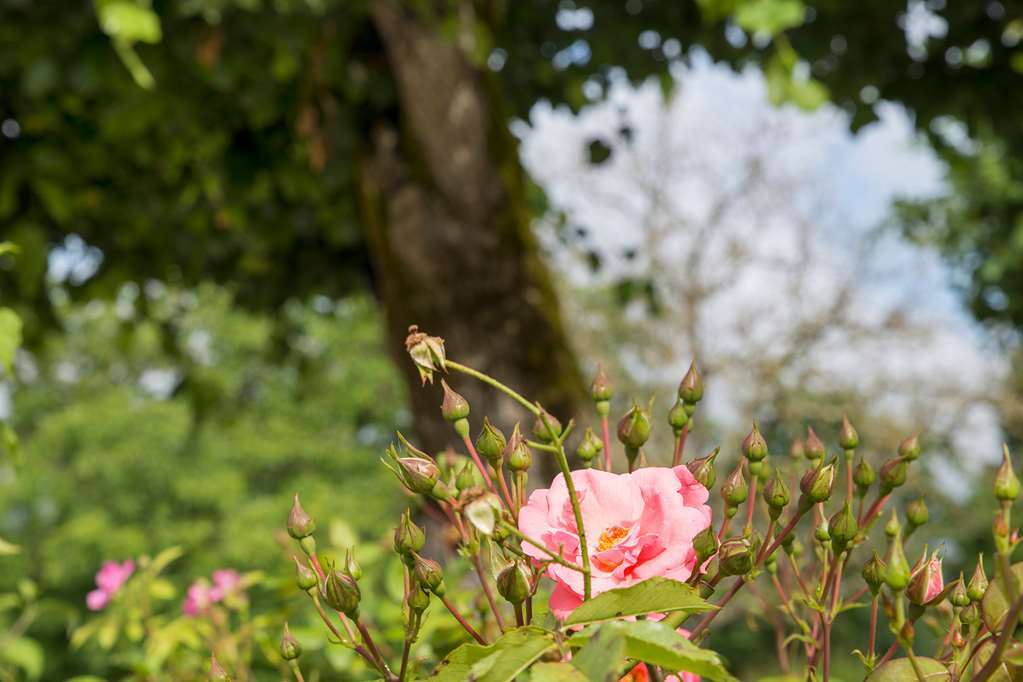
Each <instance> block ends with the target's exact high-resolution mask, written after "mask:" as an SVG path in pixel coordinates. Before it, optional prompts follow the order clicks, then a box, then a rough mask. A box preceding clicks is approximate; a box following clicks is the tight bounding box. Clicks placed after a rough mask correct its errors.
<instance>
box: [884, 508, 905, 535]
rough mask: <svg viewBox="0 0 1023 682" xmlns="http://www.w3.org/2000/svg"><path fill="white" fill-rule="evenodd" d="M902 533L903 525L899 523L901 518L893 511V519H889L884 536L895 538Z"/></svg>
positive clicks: (885, 525)
mask: <svg viewBox="0 0 1023 682" xmlns="http://www.w3.org/2000/svg"><path fill="white" fill-rule="evenodd" d="M901 532H902V524H901V523H899V516H898V514H896V513H895V510H894V509H893V510H892V513H891V517H890V518H889V519H888V523H886V524H884V534H885V535H887V536H888V537H889V538H894V537H895V536H896V535H898V534H899V533H901Z"/></svg>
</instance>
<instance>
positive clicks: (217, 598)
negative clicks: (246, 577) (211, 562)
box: [181, 568, 242, 616]
mask: <svg viewBox="0 0 1023 682" xmlns="http://www.w3.org/2000/svg"><path fill="white" fill-rule="evenodd" d="M212 577H213V584H212V585H211V584H210V583H209V582H208V581H207V580H206V579H205V578H200V579H199V580H196V581H195V582H194V583H192V585H191V586H190V587H189V588H188V593H187V594H186V595H185V602H184V603H183V604H182V605H181V610H182V611H183V612H184V614H185V615H186V616H198V615H199V614H200V613H202V612H203V611H205V610H206V609H208V608H209V607H210V606H212V605H213V604H216V603H217V602H221V601H223V600H224V599H225V598H227V597H230V596H231V595H233V594H235V593H236V592H238V591H240V590H241V589H242V586H241V582H242V576H241V574H240V573H239V572H238V571H236V570H234V569H231V568H221V569H218V570H216V571H213V576H212Z"/></svg>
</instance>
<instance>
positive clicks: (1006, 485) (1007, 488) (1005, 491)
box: [995, 445, 1019, 502]
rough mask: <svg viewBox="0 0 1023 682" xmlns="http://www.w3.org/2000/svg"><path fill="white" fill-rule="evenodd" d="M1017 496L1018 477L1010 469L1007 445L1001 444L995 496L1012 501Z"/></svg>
mask: <svg viewBox="0 0 1023 682" xmlns="http://www.w3.org/2000/svg"><path fill="white" fill-rule="evenodd" d="M1017 497H1019V479H1018V478H1016V472H1015V471H1013V469H1012V459H1011V458H1010V457H1009V448H1008V446H1004V445H1003V446H1002V466H1001V467H999V469H998V473H997V474H996V475H995V498H996V499H999V500H1002V501H1008V502H1012V501H1013V500H1015V499H1016V498H1017Z"/></svg>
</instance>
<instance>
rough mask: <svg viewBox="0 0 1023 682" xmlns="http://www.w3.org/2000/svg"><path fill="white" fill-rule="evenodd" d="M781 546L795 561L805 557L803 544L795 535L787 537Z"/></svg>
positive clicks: (791, 534)
mask: <svg viewBox="0 0 1023 682" xmlns="http://www.w3.org/2000/svg"><path fill="white" fill-rule="evenodd" d="M781 546H782V549H784V550H785V552H786V553H787V554H788V555H789V556H791V557H792V558H793V559H798V558H799V557H801V556H803V543H802V542H800V541H799V538H797V537H796V534H795V533H789V534H788V535H786V536H785V539H784V540H782V541H781Z"/></svg>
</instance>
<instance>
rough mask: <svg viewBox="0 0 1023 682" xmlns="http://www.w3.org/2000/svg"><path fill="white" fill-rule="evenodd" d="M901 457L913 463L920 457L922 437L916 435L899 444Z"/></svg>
mask: <svg viewBox="0 0 1023 682" xmlns="http://www.w3.org/2000/svg"><path fill="white" fill-rule="evenodd" d="M898 452H899V457H901V458H902V459H904V460H906V461H907V462H912V461H913V460H914V459H916V458H917V457H919V456H920V437H919V436H917V435H916V434H914V435H912V436H910V437H908V438H906V439H905V440H903V441H902V442H901V443H899V450H898Z"/></svg>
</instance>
